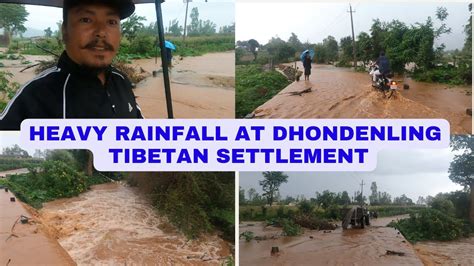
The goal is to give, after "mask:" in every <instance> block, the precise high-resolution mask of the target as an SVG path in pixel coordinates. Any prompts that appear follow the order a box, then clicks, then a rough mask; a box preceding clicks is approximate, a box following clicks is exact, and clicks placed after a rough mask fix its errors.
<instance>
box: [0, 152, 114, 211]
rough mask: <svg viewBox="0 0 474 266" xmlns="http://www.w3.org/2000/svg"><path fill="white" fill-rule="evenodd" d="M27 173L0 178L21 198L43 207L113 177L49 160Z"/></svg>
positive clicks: (0, 181) (37, 206) (2, 182)
mask: <svg viewBox="0 0 474 266" xmlns="http://www.w3.org/2000/svg"><path fill="white" fill-rule="evenodd" d="M29 170H30V172H29V173H27V174H18V175H12V176H9V177H8V178H7V179H0V185H4V186H7V187H9V188H10V190H11V191H13V193H14V194H15V196H17V197H18V198H19V199H20V200H21V201H23V202H25V203H27V204H29V205H31V206H33V207H34V208H41V207H42V205H43V203H44V202H48V201H51V200H55V199H59V198H68V197H74V196H77V195H79V194H80V193H82V192H84V191H86V190H87V189H88V188H89V187H90V186H91V185H95V184H100V183H106V182H108V181H109V180H108V179H107V178H104V177H102V176H100V175H93V176H90V177H89V176H85V175H84V174H83V173H81V172H78V171H76V170H75V169H74V168H72V167H71V166H69V165H67V164H65V163H63V162H61V161H45V162H43V163H42V164H41V165H40V166H39V167H38V168H35V169H32V168H30V169H29Z"/></svg>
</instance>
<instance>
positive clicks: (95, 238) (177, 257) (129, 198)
mask: <svg viewBox="0 0 474 266" xmlns="http://www.w3.org/2000/svg"><path fill="white" fill-rule="evenodd" d="M40 219H41V221H42V223H44V224H47V225H48V226H49V227H50V234H52V235H53V236H55V237H56V238H57V239H58V241H59V243H60V244H61V246H62V247H63V248H64V249H65V250H66V251H67V252H68V253H69V255H70V256H71V257H72V258H73V260H74V261H75V262H76V263H77V264H79V265H90V264H93V265H97V264H109V265H118V264H120V265H124V264H125V265H130V264H133V265H174V264H179V265H183V264H185V265H200V264H206V265H208V264H216V265H220V264H221V263H222V262H223V261H224V259H225V257H226V256H228V255H229V254H230V249H229V246H228V244H227V243H225V242H224V241H223V240H222V239H220V238H219V237H217V236H215V235H212V236H210V235H209V236H205V237H202V238H200V239H198V240H188V239H186V237H185V236H183V235H182V234H181V233H179V232H177V231H176V230H175V229H174V227H173V226H171V225H170V224H168V223H167V222H166V220H165V219H163V218H161V217H159V216H158V215H157V212H156V210H155V209H153V207H152V206H151V205H150V204H149V203H148V201H147V200H146V199H145V198H144V197H143V196H141V195H140V194H139V193H138V192H137V191H136V190H135V188H130V187H127V186H124V185H122V184H118V183H109V184H103V185H97V186H94V187H93V188H92V190H90V191H88V192H86V193H83V194H81V195H80V196H78V197H75V198H70V199H61V200H56V201H52V202H49V203H47V204H45V206H44V207H43V209H41V210H40Z"/></svg>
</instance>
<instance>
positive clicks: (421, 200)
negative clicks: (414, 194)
mask: <svg viewBox="0 0 474 266" xmlns="http://www.w3.org/2000/svg"><path fill="white" fill-rule="evenodd" d="M425 204H426V200H425V198H423V196H419V197H418V200H417V201H416V205H425Z"/></svg>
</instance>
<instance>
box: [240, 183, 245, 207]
mask: <svg viewBox="0 0 474 266" xmlns="http://www.w3.org/2000/svg"><path fill="white" fill-rule="evenodd" d="M239 204H240V205H242V204H245V189H243V188H242V187H241V186H239Z"/></svg>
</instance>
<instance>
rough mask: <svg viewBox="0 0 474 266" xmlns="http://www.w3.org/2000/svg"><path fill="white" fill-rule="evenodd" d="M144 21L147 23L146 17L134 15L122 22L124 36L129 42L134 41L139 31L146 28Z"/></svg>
mask: <svg viewBox="0 0 474 266" xmlns="http://www.w3.org/2000/svg"><path fill="white" fill-rule="evenodd" d="M144 21H146V18H145V17H142V16H138V15H137V14H135V13H134V14H132V15H131V16H130V17H128V18H127V19H126V20H125V21H124V22H122V35H123V36H124V37H126V38H127V39H129V40H133V39H134V38H135V36H136V35H137V33H138V31H139V30H141V29H143V28H144V27H145V25H143V22H144Z"/></svg>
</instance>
